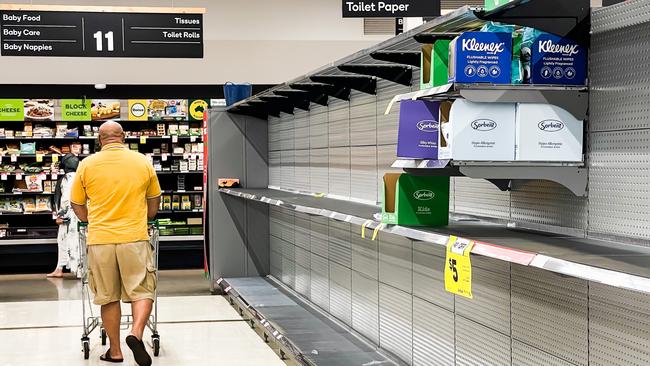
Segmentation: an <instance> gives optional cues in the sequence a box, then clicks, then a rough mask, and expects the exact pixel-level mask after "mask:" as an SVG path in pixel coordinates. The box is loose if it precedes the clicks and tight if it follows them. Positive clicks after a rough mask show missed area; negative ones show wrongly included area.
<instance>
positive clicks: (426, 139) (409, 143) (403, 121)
mask: <svg viewBox="0 0 650 366" xmlns="http://www.w3.org/2000/svg"><path fill="white" fill-rule="evenodd" d="M439 110H440V103H439V102H432V101H425V100H405V101H402V102H401V104H400V113H399V132H398V134H397V156H398V157H400V158H413V159H437V158H438V114H439Z"/></svg>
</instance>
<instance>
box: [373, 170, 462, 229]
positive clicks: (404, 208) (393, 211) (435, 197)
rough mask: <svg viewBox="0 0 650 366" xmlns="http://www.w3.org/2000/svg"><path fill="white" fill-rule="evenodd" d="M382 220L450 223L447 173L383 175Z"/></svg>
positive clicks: (395, 223) (413, 224)
mask: <svg viewBox="0 0 650 366" xmlns="http://www.w3.org/2000/svg"><path fill="white" fill-rule="evenodd" d="M383 181H384V184H383V197H384V199H383V201H382V212H381V222H382V223H385V224H392V225H412V226H445V225H447V224H448V223H449V177H420V176H412V175H408V174H399V173H387V174H385V175H384V179H383Z"/></svg>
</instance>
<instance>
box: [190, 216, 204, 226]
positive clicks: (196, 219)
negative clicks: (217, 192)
mask: <svg viewBox="0 0 650 366" xmlns="http://www.w3.org/2000/svg"><path fill="white" fill-rule="evenodd" d="M187 224H188V225H203V218H201V217H190V218H188V219H187Z"/></svg>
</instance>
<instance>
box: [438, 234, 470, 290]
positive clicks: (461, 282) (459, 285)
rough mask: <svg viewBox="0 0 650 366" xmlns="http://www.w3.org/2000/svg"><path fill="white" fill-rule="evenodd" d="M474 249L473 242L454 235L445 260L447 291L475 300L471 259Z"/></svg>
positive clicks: (450, 238) (450, 240)
mask: <svg viewBox="0 0 650 366" xmlns="http://www.w3.org/2000/svg"><path fill="white" fill-rule="evenodd" d="M473 247H474V241H473V240H468V239H463V238H458V237H455V236H453V235H452V236H450V237H449V242H447V258H446V260H445V290H447V291H448V292H451V293H453V294H456V295H460V296H463V297H467V298H470V299H473V298H474V296H473V295H472V262H471V261H470V258H469V255H470V253H471V251H472V248H473Z"/></svg>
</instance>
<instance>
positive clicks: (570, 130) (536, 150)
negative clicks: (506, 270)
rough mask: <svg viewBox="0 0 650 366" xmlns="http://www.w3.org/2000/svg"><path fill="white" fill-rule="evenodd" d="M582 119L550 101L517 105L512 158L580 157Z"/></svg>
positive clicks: (572, 160)
mask: <svg viewBox="0 0 650 366" xmlns="http://www.w3.org/2000/svg"><path fill="white" fill-rule="evenodd" d="M582 139H583V121H580V120H578V119H576V118H575V117H574V116H573V115H572V114H571V113H569V112H567V111H565V110H564V109H562V108H560V107H556V106H554V105H550V104H537V103H520V104H518V105H517V138H516V158H517V160H522V161H566V162H580V161H582Z"/></svg>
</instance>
